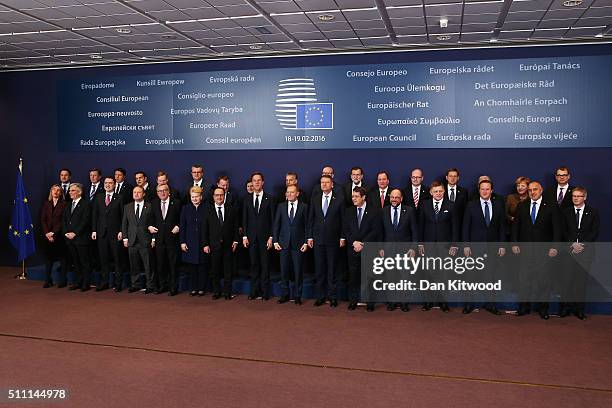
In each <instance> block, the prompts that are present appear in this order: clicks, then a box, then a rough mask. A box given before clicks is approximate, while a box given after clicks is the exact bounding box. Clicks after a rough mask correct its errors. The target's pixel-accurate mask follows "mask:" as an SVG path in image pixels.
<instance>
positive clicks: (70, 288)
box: [68, 285, 81, 290]
mask: <svg viewBox="0 0 612 408" xmlns="http://www.w3.org/2000/svg"><path fill="white" fill-rule="evenodd" d="M77 289H81V287H80V286H79V285H72V286H70V287H69V288H68V290H77Z"/></svg>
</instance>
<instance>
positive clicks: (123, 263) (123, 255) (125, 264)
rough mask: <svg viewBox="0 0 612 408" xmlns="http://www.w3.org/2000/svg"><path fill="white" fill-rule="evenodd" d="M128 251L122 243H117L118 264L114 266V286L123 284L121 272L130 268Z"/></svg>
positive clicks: (118, 286) (119, 286)
mask: <svg viewBox="0 0 612 408" xmlns="http://www.w3.org/2000/svg"><path fill="white" fill-rule="evenodd" d="M128 253H129V251H128V249H127V248H126V247H124V246H123V243H122V242H120V243H119V265H118V266H116V267H115V287H117V288H121V287H122V286H123V273H124V272H126V271H129V270H130V256H129V254H128Z"/></svg>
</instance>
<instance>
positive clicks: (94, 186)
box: [87, 168, 104, 202]
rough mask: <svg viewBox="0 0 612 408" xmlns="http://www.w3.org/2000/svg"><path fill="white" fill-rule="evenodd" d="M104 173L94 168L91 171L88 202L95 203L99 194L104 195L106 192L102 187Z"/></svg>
mask: <svg viewBox="0 0 612 408" xmlns="http://www.w3.org/2000/svg"><path fill="white" fill-rule="evenodd" d="M101 180H102V171H100V169H97V168H94V169H91V170H89V181H90V184H89V187H88V188H87V192H88V200H89V201H90V202H93V200H94V198H95V197H96V195H98V194H102V193H103V192H104V187H103V186H102V182H101Z"/></svg>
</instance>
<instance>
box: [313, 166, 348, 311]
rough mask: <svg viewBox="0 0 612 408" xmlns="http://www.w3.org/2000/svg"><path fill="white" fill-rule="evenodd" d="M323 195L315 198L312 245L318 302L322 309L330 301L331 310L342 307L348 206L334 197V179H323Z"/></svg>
mask: <svg viewBox="0 0 612 408" xmlns="http://www.w3.org/2000/svg"><path fill="white" fill-rule="evenodd" d="M320 183H321V186H320V188H321V193H319V194H315V195H314V196H313V201H311V202H310V206H309V213H310V214H309V216H308V231H307V235H308V246H309V247H310V248H314V261H315V278H316V281H317V296H318V297H317V300H316V301H315V302H314V305H315V306H321V305H322V304H324V303H325V299H326V298H327V299H329V304H330V306H331V307H337V306H338V287H337V285H338V261H339V257H340V248H343V247H345V246H346V240H345V239H344V238H343V237H342V221H343V219H344V211H345V209H344V206H343V202H342V199H341V198H338V197H337V196H336V195H334V192H333V186H334V181H333V179H332V178H331V176H321V180H320Z"/></svg>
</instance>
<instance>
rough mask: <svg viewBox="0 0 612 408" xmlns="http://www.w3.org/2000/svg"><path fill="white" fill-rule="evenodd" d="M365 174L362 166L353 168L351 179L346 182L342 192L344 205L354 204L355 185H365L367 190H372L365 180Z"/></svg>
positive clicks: (350, 205)
mask: <svg viewBox="0 0 612 408" xmlns="http://www.w3.org/2000/svg"><path fill="white" fill-rule="evenodd" d="M363 176H364V174H363V169H362V168H361V167H358V166H356V167H353V168H352V169H351V181H349V182H348V183H346V184H345V185H344V188H343V189H342V193H343V195H344V203H345V204H344V205H345V206H346V207H352V206H353V190H354V189H355V187H363V188H365V189H366V191H370V188H369V187H368V185H367V184H366V183H365V181H364V180H363Z"/></svg>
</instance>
